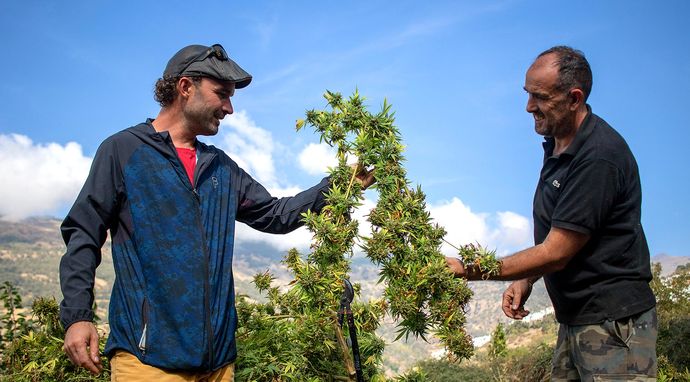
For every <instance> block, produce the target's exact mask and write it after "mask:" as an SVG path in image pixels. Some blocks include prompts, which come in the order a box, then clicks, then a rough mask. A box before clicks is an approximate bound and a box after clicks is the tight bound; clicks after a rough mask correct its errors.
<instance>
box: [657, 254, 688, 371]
mask: <svg viewBox="0 0 690 382" xmlns="http://www.w3.org/2000/svg"><path fill="white" fill-rule="evenodd" d="M652 273H653V275H654V278H653V280H652V282H651V286H652V290H654V294H655V295H656V299H657V315H658V318H659V325H658V328H659V337H658V339H657V353H658V354H659V355H663V356H665V361H666V362H667V364H666V366H667V368H666V373H667V374H668V375H674V374H675V373H677V372H676V370H678V371H683V370H687V369H690V268H687V267H678V269H677V271H676V272H675V273H674V274H673V275H671V276H669V277H666V278H662V277H661V265H659V264H654V266H653V270H652ZM660 365H661V363H660ZM671 368H673V369H674V370H671ZM660 369H661V367H660Z"/></svg>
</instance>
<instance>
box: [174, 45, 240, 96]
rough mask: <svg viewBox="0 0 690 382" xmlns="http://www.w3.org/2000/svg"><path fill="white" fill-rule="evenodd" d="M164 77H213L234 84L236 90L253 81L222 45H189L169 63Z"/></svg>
mask: <svg viewBox="0 0 690 382" xmlns="http://www.w3.org/2000/svg"><path fill="white" fill-rule="evenodd" d="M163 76H164V77H165V76H169V77H181V76H189V77H213V78H215V79H217V80H221V81H231V82H234V83H235V88H236V89H241V88H243V87H245V86H247V85H249V83H250V82H251V81H252V76H251V75H250V74H249V73H247V72H246V71H244V69H242V68H240V66H239V65H237V64H236V63H235V61H233V60H231V59H230V57H228V54H227V53H226V52H225V49H223V46H221V45H220V44H213V45H211V46H204V45H189V46H186V47H184V48H182V49H180V50H179V51H178V52H177V53H175V55H174V56H172V58H171V59H170V61H168V65H167V66H166V67H165V71H164V72H163Z"/></svg>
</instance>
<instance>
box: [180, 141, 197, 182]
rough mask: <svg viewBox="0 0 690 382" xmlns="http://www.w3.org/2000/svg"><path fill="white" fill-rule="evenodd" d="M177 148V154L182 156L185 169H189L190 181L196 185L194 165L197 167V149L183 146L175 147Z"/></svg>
mask: <svg viewBox="0 0 690 382" xmlns="http://www.w3.org/2000/svg"><path fill="white" fill-rule="evenodd" d="M175 149H177V156H179V157H180V160H181V161H182V165H183V166H184V169H185V170H186V171H187V176H188V177H189V183H191V184H192V186H193V185H194V167H196V150H195V149H185V148H182V147H175Z"/></svg>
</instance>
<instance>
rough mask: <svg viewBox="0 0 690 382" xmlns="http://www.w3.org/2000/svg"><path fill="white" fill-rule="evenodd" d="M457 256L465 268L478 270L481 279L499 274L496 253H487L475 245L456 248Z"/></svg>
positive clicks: (499, 269) (499, 268)
mask: <svg viewBox="0 0 690 382" xmlns="http://www.w3.org/2000/svg"><path fill="white" fill-rule="evenodd" d="M458 255H460V259H461V260H462V263H463V264H465V266H466V267H472V268H474V269H477V270H479V272H481V274H482V278H483V279H485V280H486V279H488V278H489V276H491V275H494V276H495V275H499V274H500V273H501V261H500V260H498V259H497V258H496V251H489V250H487V249H486V248H483V247H481V246H479V245H475V244H472V243H470V244H467V245H464V246H461V247H460V248H458Z"/></svg>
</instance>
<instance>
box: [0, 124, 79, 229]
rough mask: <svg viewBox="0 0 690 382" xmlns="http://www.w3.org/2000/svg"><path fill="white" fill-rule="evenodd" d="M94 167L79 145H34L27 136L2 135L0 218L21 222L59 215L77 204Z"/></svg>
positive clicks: (0, 142) (0, 140)
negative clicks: (61, 208)
mask: <svg viewBox="0 0 690 382" xmlns="http://www.w3.org/2000/svg"><path fill="white" fill-rule="evenodd" d="M90 165H91V158H89V157H85V156H84V155H83V154H82V148H81V146H80V145H79V144H77V143H75V142H69V143H67V144H66V145H64V146H61V145H59V144H57V143H48V144H34V143H33V142H32V141H31V139H29V138H28V137H26V136H24V135H19V134H10V135H2V134H0V174H2V178H3V186H2V187H0V216H3V218H6V219H10V220H18V219H22V218H25V217H28V216H32V215H40V214H51V213H55V212H56V211H57V209H59V208H60V207H63V206H64V205H65V204H66V203H70V202H72V201H74V199H75V198H76V196H77V194H78V193H79V190H80V189H81V186H82V185H83V183H84V180H85V179H86V176H87V175H88V172H89V167H90Z"/></svg>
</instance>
